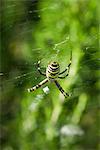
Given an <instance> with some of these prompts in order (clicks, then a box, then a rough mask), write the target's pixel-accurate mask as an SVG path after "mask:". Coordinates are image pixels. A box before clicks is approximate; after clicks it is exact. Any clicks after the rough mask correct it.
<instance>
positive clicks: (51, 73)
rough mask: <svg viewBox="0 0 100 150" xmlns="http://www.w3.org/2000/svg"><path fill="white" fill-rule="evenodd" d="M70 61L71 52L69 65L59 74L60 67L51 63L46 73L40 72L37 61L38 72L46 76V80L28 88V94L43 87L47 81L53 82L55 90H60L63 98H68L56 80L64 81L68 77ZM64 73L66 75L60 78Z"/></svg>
mask: <svg viewBox="0 0 100 150" xmlns="http://www.w3.org/2000/svg"><path fill="white" fill-rule="evenodd" d="M71 61H72V52H71V57H70V63H69V64H68V66H67V67H66V68H65V70H64V71H62V72H60V66H59V63H57V62H55V61H54V62H51V63H50V64H48V66H47V69H46V73H43V72H41V68H40V61H38V71H39V73H40V74H41V75H43V76H46V79H44V80H43V81H42V82H40V83H39V84H38V85H36V86H34V87H32V88H29V89H28V92H33V91H35V90H36V89H38V88H40V87H41V86H42V85H44V84H45V83H47V82H48V81H53V82H54V83H55V84H56V86H57V88H58V89H59V90H60V92H61V93H62V94H63V95H64V96H65V97H68V96H69V94H68V93H66V92H65V91H64V90H63V88H62V87H61V86H60V84H59V83H58V81H57V79H58V78H59V79H64V78H65V77H67V76H68V75H69V70H70V66H71ZM65 72H67V73H66V75H64V76H61V75H62V74H64V73H65Z"/></svg>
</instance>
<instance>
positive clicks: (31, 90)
mask: <svg viewBox="0 0 100 150" xmlns="http://www.w3.org/2000/svg"><path fill="white" fill-rule="evenodd" d="M47 82H48V79H47V78H46V79H44V80H43V81H41V82H40V83H39V84H38V85H36V86H34V87H32V88H29V89H28V92H33V91H35V90H36V89H38V88H40V87H41V86H42V85H44V84H45V83H47Z"/></svg>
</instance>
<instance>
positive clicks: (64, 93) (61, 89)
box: [54, 80, 69, 97]
mask: <svg viewBox="0 0 100 150" xmlns="http://www.w3.org/2000/svg"><path fill="white" fill-rule="evenodd" d="M54 82H55V84H56V86H57V87H58V89H59V90H60V92H61V93H62V94H63V95H64V96H65V97H68V96H69V94H67V93H66V92H65V91H64V90H63V88H62V87H61V86H60V84H59V83H58V82H57V80H55V81H54Z"/></svg>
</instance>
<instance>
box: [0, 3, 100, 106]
mask: <svg viewBox="0 0 100 150" xmlns="http://www.w3.org/2000/svg"><path fill="white" fill-rule="evenodd" d="M6 2H8V4H7V5H6ZM21 2H22V3H23V2H24V3H27V4H29V3H28V2H27V1H21ZM30 2H31V6H30V7H29V9H28V10H27V15H25V11H26V10H24V9H23V10H21V8H19V10H17V9H16V11H15V12H16V16H21V15H25V17H24V18H23V20H22V22H21V21H19V23H18V24H17V26H18V27H17V30H19V31H20V29H22V32H14V33H15V34H14V35H12V39H17V40H18V38H19V37H21V39H22V41H23V40H25V41H27V39H24V36H26V35H27V36H28V37H29V36H31V33H32V32H33V26H32V19H35V20H36V21H37V20H39V19H40V18H41V15H40V14H42V13H44V12H46V11H50V12H53V11H54V10H56V9H57V4H55V3H54V4H53V3H52V4H51V5H50V6H49V5H47V6H45V7H44V5H43V8H36V7H37V5H36V4H37V1H35V0H33V1H30ZM5 5H6V8H7V9H8V10H9V9H11V10H14V9H15V8H17V7H18V6H19V4H17V1H16V0H15V1H13V2H12V3H11V1H10V0H8V1H5ZM17 5H18V6H17ZM41 5H42V2H41ZM33 8H34V10H33ZM3 9H4V7H2V9H1V13H3ZM12 13H13V11H12V12H11V11H9V16H12ZM32 17H33V18H32ZM10 19H11V18H10ZM10 19H9V22H7V24H6V23H5V27H4V28H3V31H2V32H3V33H5V32H6V31H11V30H14V26H13V23H12V22H11V20H10ZM17 19H18V18H16V21H17ZM27 25H29V26H28V27H27ZM96 38H97V35H95V36H94V37H91V40H96ZM30 40H32V38H30ZM37 40H38V39H37ZM47 42H48V45H49V46H50V47H48V48H50V49H51V50H50V51H49V50H48V51H46V48H45V50H44V47H43V46H41V45H40V46H38V47H37V46H33V45H32V43H31V42H30V44H31V48H30V49H31V50H30V53H27V50H26V51H25V53H26V54H24V52H22V55H23V58H24V61H22V62H21V61H20V63H19V62H17V63H15V66H16V69H15V68H13V64H12V65H11V66H12V68H13V69H8V68H9V66H8V67H7V71H6V69H3V70H5V71H2V70H1V71H0V78H1V86H0V87H1V88H0V89H1V91H7V90H8V89H9V88H11V87H13V86H16V88H20V87H21V86H23V84H24V83H27V86H26V87H29V86H33V85H36V84H37V83H38V82H39V81H40V79H39V78H40V75H39V73H38V71H37V62H38V60H41V65H42V66H43V70H44V71H45V69H44V68H45V67H46V66H47V64H48V62H49V61H53V60H56V61H58V62H59V63H60V65H61V69H62V70H63V69H64V68H65V67H66V65H67V64H68V63H69V59H70V52H71V51H72V55H73V56H72V66H71V70H70V74H69V77H68V79H67V80H71V79H72V78H74V79H75V80H77V85H74V81H73V86H74V88H73V90H72V93H73V97H74V96H76V95H78V94H79V93H78V90H79V89H81V88H82V89H84V88H86V87H87V88H89V87H91V83H92V82H93V79H92V78H90V80H89V78H88V79H87V82H85V83H84V82H83V81H81V80H78V79H79V78H78V77H79V73H81V72H82V73H84V74H85V73H86V72H88V71H89V69H88V67H89V66H90V68H91V70H92V71H93V72H94V71H98V69H99V66H98V61H99V59H98V53H99V52H98V51H95V47H91V46H87V45H89V42H87V43H86V47H85V46H84V48H83V50H82V51H81V52H80V56H78V55H74V54H75V51H73V50H72V46H71V42H72V41H70V35H68V34H65V35H64V37H63V38H60V40H56V41H52V40H51V41H47ZM18 44H20V42H19V41H18ZM24 44H25V43H23V45H24ZM12 46H13V45H12ZM25 47H27V45H25ZM18 48H19V47H18ZM65 48H66V52H65ZM91 49H92V50H91ZM17 50H18V49H16V52H15V53H13V52H11V53H12V55H13V57H14V59H15V60H17V57H16V55H17V54H19V55H21V54H20V53H19V52H17ZM27 54H28V55H27ZM34 54H35V55H38V56H39V58H36V59H35V60H34V61H33V62H32V60H33V59H34V57H33V55H34ZM65 54H66V55H65ZM83 55H84V56H87V59H84V58H83V59H82V60H81V62H80V59H81V57H82V56H83ZM48 56H49V58H48ZM76 56H77V59H78V60H77V62H76V60H75V59H76ZM23 58H22V59H23ZM19 59H21V58H20V56H19ZM17 61H18V60H17ZM79 62H80V63H79ZM92 62H94V63H92ZM74 63H76V64H77V65H78V63H79V67H78V68H77V67H76V66H74V65H73V64H74ZM91 65H92V66H91ZM73 66H74V67H73ZM83 66H84V67H85V69H84V70H83ZM86 66H88V67H86ZM8 70H9V71H8ZM76 72H77V73H76ZM91 76H92V74H91ZM32 78H33V79H32ZM34 80H35V81H36V82H35V83H33V82H34ZM41 80H42V78H41ZM62 82H63V81H62ZM31 83H32V84H33V85H31ZM94 84H95V81H94ZM5 87H6V88H5ZM26 87H25V89H26ZM95 105H96V106H97V104H95Z"/></svg>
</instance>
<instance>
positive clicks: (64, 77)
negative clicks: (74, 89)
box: [58, 73, 69, 79]
mask: <svg viewBox="0 0 100 150" xmlns="http://www.w3.org/2000/svg"><path fill="white" fill-rule="evenodd" d="M68 75H69V73H67V74H66V75H65V76H63V77H58V78H59V79H64V78H66V77H67V76H68Z"/></svg>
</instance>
